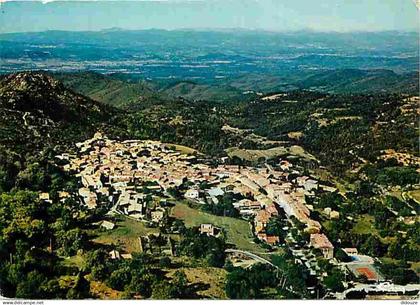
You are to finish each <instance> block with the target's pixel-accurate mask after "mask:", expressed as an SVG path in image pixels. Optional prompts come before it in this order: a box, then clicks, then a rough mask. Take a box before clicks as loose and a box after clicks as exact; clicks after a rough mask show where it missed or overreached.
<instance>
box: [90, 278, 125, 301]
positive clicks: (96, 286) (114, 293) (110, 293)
mask: <svg viewBox="0 0 420 305" xmlns="http://www.w3.org/2000/svg"><path fill="white" fill-rule="evenodd" d="M85 278H86V279H87V280H88V281H89V283H90V293H91V295H92V296H94V297H95V298H97V299H101V300H118V299H121V294H122V293H121V292H120V291H118V290H114V289H112V288H110V287H108V286H107V285H106V284H105V283H102V282H98V281H93V280H92V279H91V278H90V276H86V277H85Z"/></svg>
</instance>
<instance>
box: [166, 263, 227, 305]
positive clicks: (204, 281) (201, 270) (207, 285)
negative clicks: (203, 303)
mask: <svg viewBox="0 0 420 305" xmlns="http://www.w3.org/2000/svg"><path fill="white" fill-rule="evenodd" d="M177 270H181V271H184V272H185V275H186V276H187V279H188V282H189V285H190V286H191V287H194V288H193V289H194V290H195V294H196V296H197V297H198V298H206V299H208V298H210V299H227V297H226V293H225V289H224V286H225V282H226V275H227V271H226V270H225V269H222V268H213V267H195V268H177V269H171V270H169V271H168V273H167V276H168V277H169V278H172V276H173V274H174V273H175V272H176V271H177Z"/></svg>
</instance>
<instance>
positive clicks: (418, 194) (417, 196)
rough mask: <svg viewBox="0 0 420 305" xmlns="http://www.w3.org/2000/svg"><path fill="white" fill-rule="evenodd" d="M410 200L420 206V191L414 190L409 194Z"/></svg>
mask: <svg viewBox="0 0 420 305" xmlns="http://www.w3.org/2000/svg"><path fill="white" fill-rule="evenodd" d="M407 195H408V197H409V198H411V199H413V200H414V201H415V202H417V203H418V204H420V190H414V191H410V192H407Z"/></svg>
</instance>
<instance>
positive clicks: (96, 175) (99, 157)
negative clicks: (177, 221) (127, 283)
mask: <svg viewBox="0 0 420 305" xmlns="http://www.w3.org/2000/svg"><path fill="white" fill-rule="evenodd" d="M77 147H78V150H79V151H78V153H77V154H75V155H71V154H61V155H59V156H57V158H59V159H61V160H63V161H65V162H63V163H65V165H64V166H63V168H64V170H66V171H70V172H73V173H75V174H76V175H77V176H79V177H80V179H81V182H82V185H83V186H82V187H81V188H80V189H79V191H78V193H79V196H80V198H81V200H82V202H83V204H84V205H85V206H87V208H90V209H93V208H96V207H97V206H98V205H99V204H109V205H110V206H112V207H111V209H110V210H111V212H113V213H121V214H124V215H127V216H129V217H131V218H134V219H137V220H148V221H152V222H157V223H159V222H160V221H161V220H162V219H164V218H165V217H166V210H165V208H162V207H160V206H159V205H150V204H149V201H148V200H147V199H148V195H147V194H145V193H144V188H146V189H148V190H149V191H154V192H161V193H166V194H168V191H169V190H170V189H172V188H179V187H180V186H182V185H184V186H185V185H187V187H186V189H185V188H183V190H182V192H183V194H182V195H183V196H184V197H185V198H187V199H189V200H195V201H197V202H201V203H207V204H208V203H210V204H218V202H219V200H220V197H221V196H223V195H224V194H226V193H232V194H233V195H235V196H236V198H238V197H239V198H241V199H239V200H237V201H235V202H234V203H233V206H234V208H236V209H237V210H238V211H239V214H240V215H241V216H243V217H244V218H248V219H252V220H253V225H254V226H253V227H254V231H255V236H256V237H257V238H258V239H260V240H261V241H264V242H266V243H268V244H271V245H275V244H278V243H279V237H278V236H274V235H270V234H268V233H267V232H266V226H267V224H268V223H269V222H270V219H272V218H275V217H278V216H279V212H280V211H281V210H284V213H285V215H286V216H287V217H292V216H293V217H295V218H296V219H297V220H298V221H299V222H301V223H303V224H304V225H305V226H306V229H305V230H306V231H307V232H309V233H310V234H312V235H311V245H312V246H313V247H314V248H319V249H322V252H323V253H324V256H325V257H326V258H330V257H332V253H333V248H332V245H331V243H330V242H329V240H328V238H327V237H326V236H325V235H323V234H322V233H321V225H320V223H319V222H317V221H315V220H313V219H311V210H312V209H313V207H312V206H310V205H308V204H307V203H306V201H305V198H306V197H307V196H314V191H315V190H318V189H320V188H323V189H324V188H325V187H326V186H320V185H319V183H318V181H316V180H314V179H312V178H310V177H308V176H301V175H299V172H298V171H296V170H294V169H293V166H292V164H291V163H289V162H288V161H286V160H283V161H282V162H281V163H280V164H279V166H278V167H276V169H275V168H273V167H272V166H270V165H268V164H267V165H266V166H265V167H262V168H254V167H241V166H236V165H227V164H222V165H218V166H217V167H214V166H211V165H209V164H205V163H202V162H199V161H198V160H197V159H196V156H194V155H185V154H181V153H179V152H176V151H174V150H173V149H171V148H170V147H169V146H168V145H165V144H162V143H160V142H157V141H137V140H130V141H122V142H121V141H113V140H110V139H108V138H106V137H104V136H103V135H102V134H100V133H97V134H95V136H94V137H93V138H92V139H89V140H86V141H84V142H81V143H77ZM326 188H328V187H326ZM324 190H325V189H324ZM327 190H328V191H333V190H331V188H330V189H327ZM329 213H330V214H331V211H329ZM334 217H337V215H334Z"/></svg>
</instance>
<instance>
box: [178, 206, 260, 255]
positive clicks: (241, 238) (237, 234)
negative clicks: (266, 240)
mask: <svg viewBox="0 0 420 305" xmlns="http://www.w3.org/2000/svg"><path fill="white" fill-rule="evenodd" d="M171 215H172V216H173V217H175V218H178V219H181V220H183V221H184V222H185V226H187V227H194V226H199V225H200V224H202V223H211V224H213V225H215V226H218V227H221V228H223V229H225V230H226V232H227V234H226V235H227V241H228V242H229V243H232V244H235V245H236V246H237V248H238V249H241V250H248V251H252V252H266V251H265V250H264V249H263V248H261V247H260V246H259V245H257V244H255V243H254V241H253V234H252V232H251V228H250V224H249V223H248V222H247V221H245V220H242V219H237V218H231V217H223V216H216V215H212V214H208V213H205V212H202V211H199V210H196V209H193V208H190V207H189V206H188V205H186V204H185V203H177V204H176V206H174V207H173V208H172V210H171Z"/></svg>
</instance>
